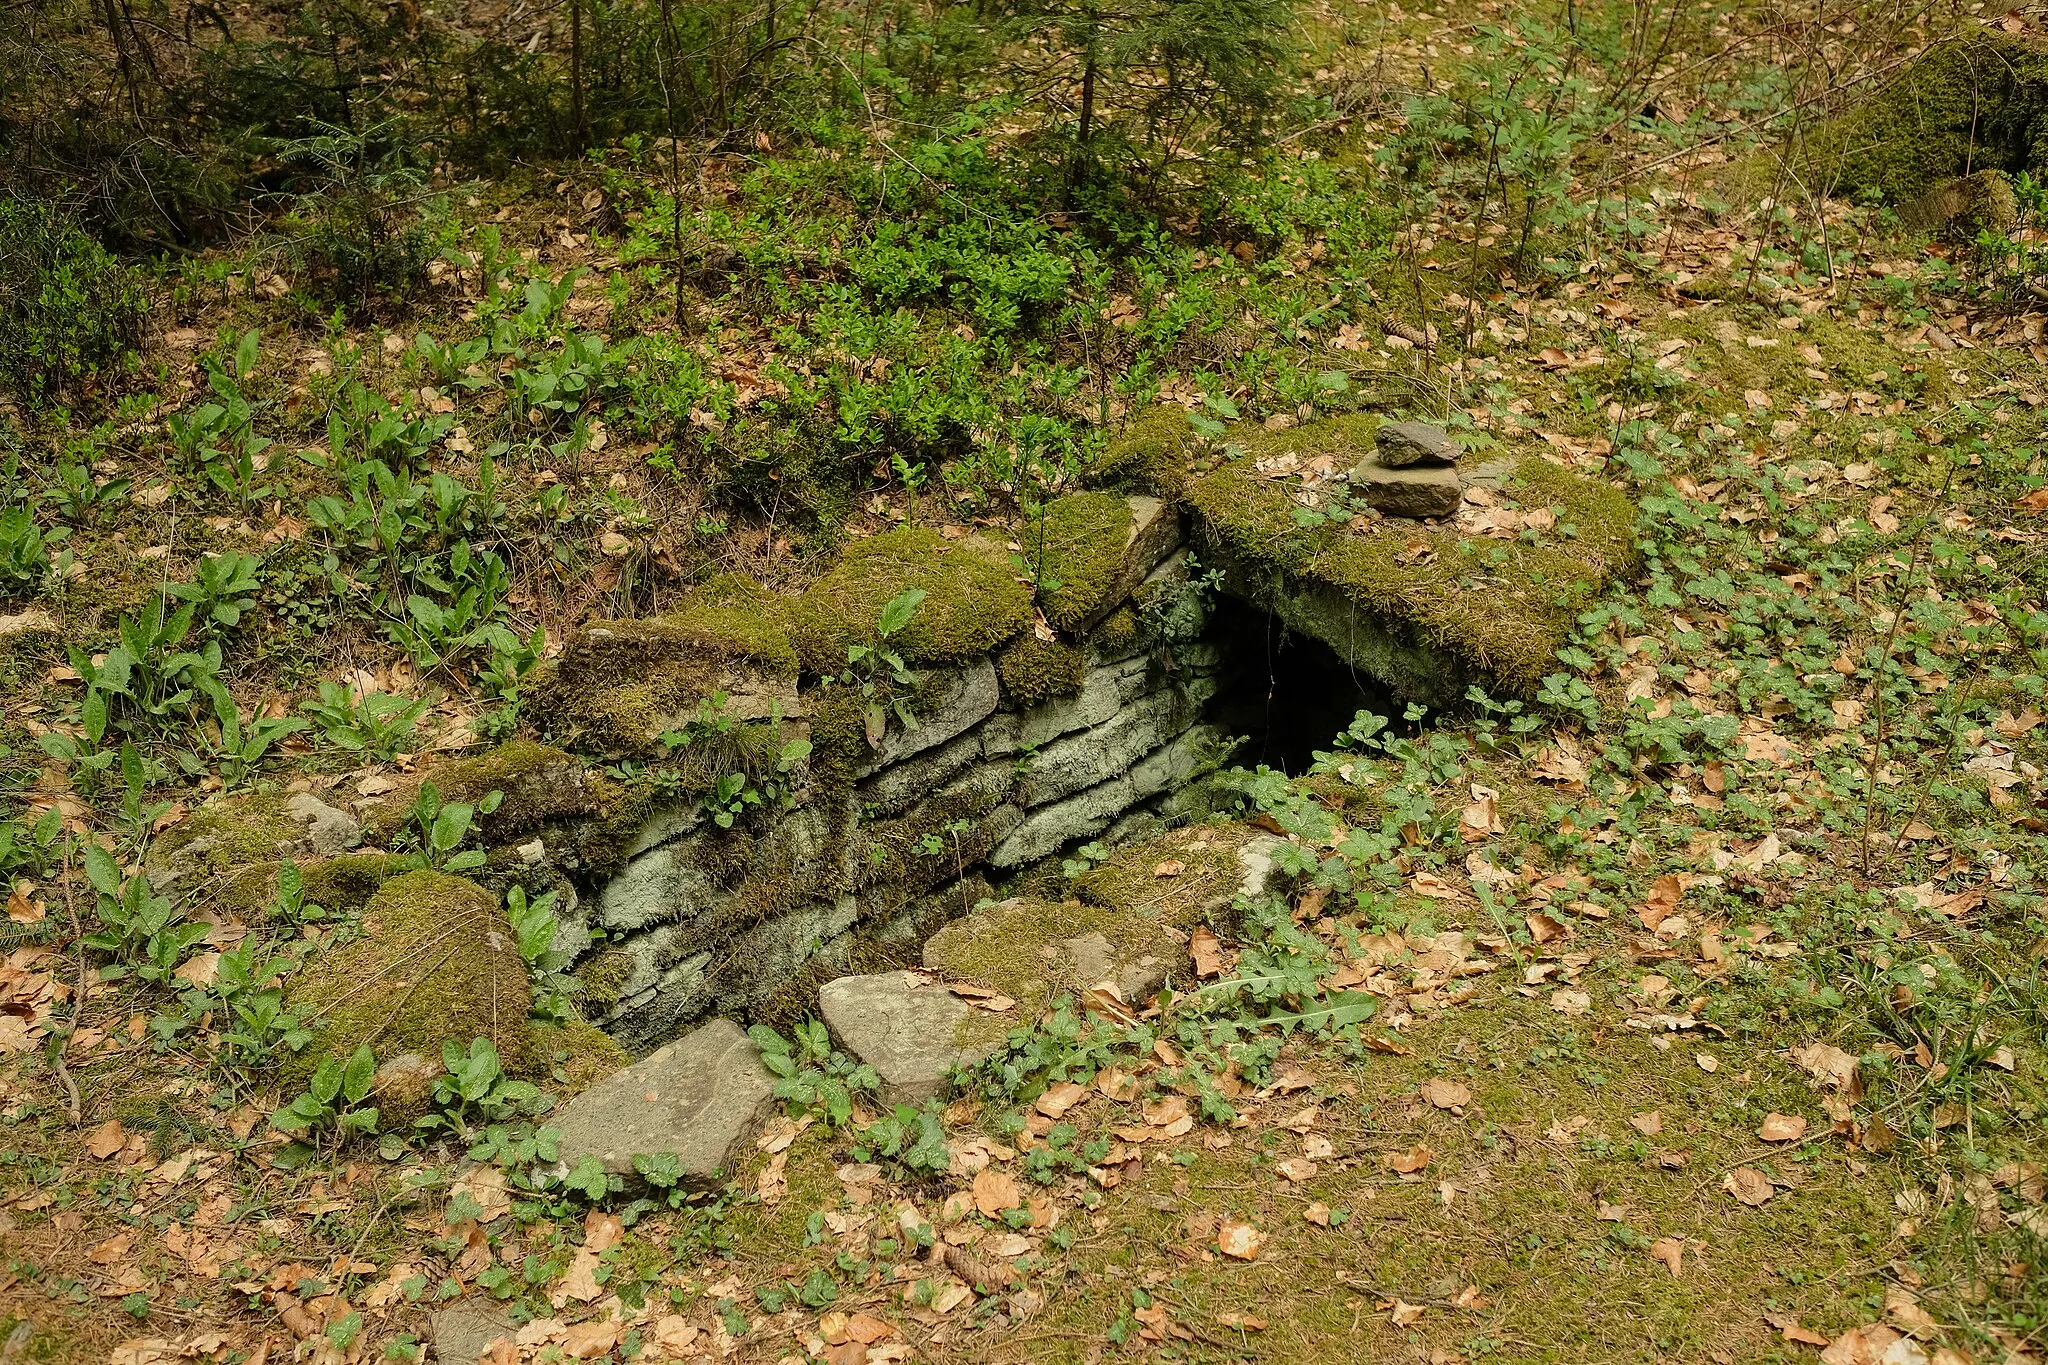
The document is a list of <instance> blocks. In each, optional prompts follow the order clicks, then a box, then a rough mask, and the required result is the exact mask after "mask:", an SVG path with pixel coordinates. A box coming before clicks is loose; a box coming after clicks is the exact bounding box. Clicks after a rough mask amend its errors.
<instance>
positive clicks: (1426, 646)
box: [1188, 418, 1637, 705]
mask: <svg viewBox="0 0 2048 1365" xmlns="http://www.w3.org/2000/svg"><path fill="white" fill-rule="evenodd" d="M1369 431H1370V419H1358V418H1341V419H1337V420H1335V421H1332V422H1327V423H1317V424H1315V425H1313V426H1310V427H1305V428H1302V429H1300V430H1299V431H1298V432H1297V431H1289V432H1279V433H1259V434H1256V435H1254V436H1252V437H1251V438H1250V439H1249V440H1248V441H1247V445H1248V446H1249V447H1250V450H1251V452H1252V454H1253V455H1255V456H1256V455H1260V454H1277V453H1280V452H1281V451H1282V450H1291V451H1294V452H1295V453H1297V454H1299V455H1301V456H1302V457H1303V460H1304V462H1306V461H1308V460H1311V459H1314V458H1315V457H1316V456H1318V455H1322V454H1335V455H1337V456H1339V457H1340V458H1339V463H1340V464H1341V463H1343V462H1344V461H1349V460H1355V459H1356V458H1358V456H1359V455H1361V454H1362V453H1363V452H1364V450H1365V449H1367V448H1369V446H1368V443H1367V436H1368V433H1369ZM1506 491H1507V492H1508V493H1509V495H1510V496H1512V497H1513V498H1515V499H1516V500H1517V501H1518V502H1519V503H1521V504H1522V505H1523V506H1524V507H1549V508H1552V509H1554V511H1555V512H1556V515H1557V526H1556V528H1555V529H1554V530H1552V531H1549V532H1546V533H1544V534H1543V537H1542V539H1541V540H1539V541H1537V542H1536V543H1533V544H1532V543H1529V542H1528V541H1526V540H1512V541H1508V540H1492V539H1470V540H1468V539H1465V538H1464V537H1462V536H1460V534H1459V533H1458V532H1457V531H1456V530H1455V529H1454V528H1438V529H1430V528H1428V527H1425V526H1424V525H1422V524H1420V523H1415V522H1406V521H1402V522H1393V521H1385V522H1375V523H1369V524H1368V525H1367V528H1366V529H1363V530H1353V529H1351V528H1350V527H1349V526H1347V525H1343V524H1341V523H1340V524H1326V525H1324V526H1321V527H1316V528H1312V529H1305V528H1303V527H1302V526H1301V525H1300V524H1299V523H1298V522H1297V521H1296V519H1295V515H1294V514H1295V511H1296V510H1297V509H1296V504H1295V502H1294V500H1293V499H1292V498H1291V497H1290V496H1289V494H1288V491H1287V486H1286V483H1285V482H1284V481H1281V480H1274V479H1268V478H1265V477H1263V476H1261V475H1260V474H1259V473H1258V472H1257V471H1256V470H1255V469H1254V468H1253V465H1252V462H1251V461H1250V460H1249V459H1246V460H1237V461H1233V462H1231V463H1230V464H1227V465H1225V466H1224V467H1223V468H1221V469H1218V470H1216V471H1215V472H1214V473H1212V474H1209V475H1207V476H1205V477H1203V478H1201V479H1198V480H1196V481H1195V482H1194V484H1193V485H1192V486H1191V487H1190V488H1189V491H1188V500H1189V502H1190V503H1191V504H1192V505H1193V506H1194V508H1195V510H1196V512H1197V513H1198V514H1199V515H1200V518H1201V522H1202V525H1203V527H1204V529H1205V531H1206V534H1207V536H1208V538H1209V540H1210V541H1211V543H1212V547H1213V549H1214V550H1216V551H1220V552H1221V554H1222V557H1223V558H1224V559H1225V560H1226V561H1227V563H1228V565H1229V567H1230V569H1231V571H1232V576H1233V578H1234V580H1235V581H1234V582H1233V584H1232V586H1233V589H1234V590H1236V591H1239V592H1241V593H1243V594H1244V595H1246V596H1248V597H1250V598H1251V599H1252V600H1254V601H1257V602H1259V603H1260V604H1261V605H1262V606H1265V607H1266V608H1267V609H1269V610H1272V611H1274V612H1276V613H1277V614H1278V615H1280V616H1281V617H1282V619H1283V620H1285V621H1286V622H1287V624H1288V625H1289V626H1291V627H1293V628H1294V629H1297V630H1300V631H1303V632H1304V633H1306V634H1310V635H1314V636H1316V637H1317V638H1319V639H1321V640H1323V641H1324V642H1325V643H1327V644H1329V645H1330V646H1331V647H1332V648H1334V649H1336V650H1337V651H1338V653H1339V654H1341V655H1344V656H1346V657H1347V658H1349V659H1351V661H1352V662H1353V663H1354V664H1355V665H1357V666H1359V667H1361V668H1364V669H1365V670H1366V671H1368V672H1371V673H1373V674H1374V675H1376V676H1378V677H1380V678H1382V679H1383V680H1385V681H1386V682H1388V683H1389V684H1391V685H1393V686H1394V687H1395V688H1396V689H1397V690H1399V691H1401V692H1403V693H1405V694H1407V695H1411V696H1417V697H1420V698H1422V699H1424V700H1429V701H1434V702H1436V703H1437V704H1439V705H1442V704H1448V703H1449V702H1452V701H1455V700H1456V698H1457V697H1459V696H1460V695H1462V694H1463V692H1464V690H1465V686H1466V684H1467V683H1469V682H1472V681H1483V682H1487V683H1489V684H1497V685H1498V686H1500V687H1502V688H1504V689H1505V690H1507V691H1510V692H1515V693H1521V694H1525V695H1526V694H1528V693H1530V692H1533V691H1534V690H1535V688H1536V685H1537V683H1538V682H1539V681H1540V680H1541V679H1542V677H1543V675H1544V674H1545V673H1547V672H1549V671H1550V667H1551V660H1552V657H1553V656H1554V654H1555V653H1556V651H1557V649H1558V648H1559V646H1561V645H1562V644H1563V643H1564V641H1565V638H1566V636H1567V634H1568V633H1569V631H1570V629H1571V624H1572V620H1573V617H1574V615H1575V614H1576V613H1577V612H1578V611H1579V610H1581V609H1582V608H1583V607H1584V605H1585V604H1586V603H1587V602H1588V601H1589V600H1590V599H1591V597H1592V595H1593V594H1594V593H1595V592H1596V591H1597V590H1598V589H1599V588H1600V587H1601V586H1602V585H1603V584H1604V583H1605V582H1606V581H1607V580H1608V579H1609V578H1611V577H1613V576H1615V575H1616V574H1619V573H1622V572H1625V571H1627V570H1630V569H1632V568H1633V567H1634V565H1635V563H1636V559H1637V552H1636V549H1635V540H1634V524H1635V506H1634V504H1633V503H1632V502H1631V501H1630V500H1629V499H1628V498H1627V496H1626V495H1624V494H1623V493H1621V492H1620V491H1619V490H1617V489H1615V488H1613V487H1610V486H1609V485H1607V484H1604V483H1597V482H1594V481H1592V480H1589V479H1583V478H1580V477H1579V476H1577V475H1575V474H1572V473H1571V472H1569V471H1567V470H1564V469H1560V468H1559V467H1557V466H1556V465H1553V464H1551V463H1550V462H1548V461H1547V460H1544V459H1541V458H1539V457H1534V456H1530V457H1525V458H1523V459H1521V460H1519V461H1517V462H1516V463H1515V465H1514V467H1513V470H1512V472H1511V474H1510V477H1509V478H1508V481H1507V490H1506Z"/></svg>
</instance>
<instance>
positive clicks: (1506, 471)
mask: <svg viewBox="0 0 2048 1365" xmlns="http://www.w3.org/2000/svg"><path fill="white" fill-rule="evenodd" d="M1517 463H1519V462H1518V461H1515V460H1510V459H1497V460H1488V461H1486V462H1485V463H1483V464H1477V465H1474V466H1473V467H1472V468H1470V469H1468V470H1466V471H1465V482H1466V483H1468V484H1477V485H1478V486H1479V487H1481V488H1506V487H1507V486H1508V484H1509V483H1510V482H1511V481H1512V480H1513V479H1514V476H1515V465H1516V464H1517Z"/></svg>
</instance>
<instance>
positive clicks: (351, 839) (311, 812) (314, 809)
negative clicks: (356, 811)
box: [284, 792, 363, 858]
mask: <svg viewBox="0 0 2048 1365" xmlns="http://www.w3.org/2000/svg"><path fill="white" fill-rule="evenodd" d="M284 808H285V811H286V812H287V813H288V814H289V815H290V816H291V817H292V818H293V819H294V820H297V821H298V822H299V823H300V824H302V825H304V826H305V827H306V834H305V838H304V840H303V846H304V848H305V849H306V851H307V852H309V853H311V854H312V855H313V856H314V857H316V858H332V857H333V856H334V855H335V854H337V853H342V852H345V851H346V850H348V849H351V848H354V847H355V846H356V845H357V844H359V843H361V842H362V841H363V826H362V824H361V822H360V821H358V820H357V819H356V818H355V817H354V816H353V815H350V814H348V813H347V812H345V811H338V810H336V809H335V808H334V807H332V806H330V805H328V804H327V803H326V802H325V801H322V800H321V799H320V798H319V797H317V796H315V795H313V794H312V793H311V792H295V793H293V794H292V796H291V797H290V798H289V799H288V800H286V801H285V803H284Z"/></svg>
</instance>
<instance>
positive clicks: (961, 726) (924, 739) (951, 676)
mask: <svg viewBox="0 0 2048 1365" xmlns="http://www.w3.org/2000/svg"><path fill="white" fill-rule="evenodd" d="M1002 695H1003V689H1002V684H1001V682H1000V681H998V680H997V678H996V666H995V664H994V663H993V662H991V661H990V660H988V659H976V660H975V661H974V662H973V663H971V664H968V665H967V666H966V667H965V668H960V669H945V670H933V671H931V672H928V673H926V674H924V675H923V686H922V687H921V688H920V689H919V691H918V694H917V696H916V697H915V698H914V699H913V700H912V702H911V708H912V712H913V714H915V715H916V716H917V728H916V729H915V730H905V729H902V728H900V727H898V726H894V725H892V726H891V727H890V730H889V733H888V734H887V735H886V736H884V737H883V739H882V746H881V748H880V749H878V750H876V752H875V754H874V756H873V757H872V758H870V759H869V760H868V762H867V763H866V764H865V765H864V766H863V767H862V768H861V770H860V771H859V772H857V773H855V774H854V776H855V777H867V776H869V775H870V774H872V773H875V772H879V771H880V770H881V769H883V768H886V767H888V766H889V765H890V764H892V763H901V762H902V761H903V760H904V759H906V758H909V757H910V756H911V755H912V754H921V753H923V752H924V751H925V750H927V749H931V748H936V747H937V746H938V745H941V744H944V743H945V742H946V741H947V740H949V739H953V738H955V737H957V736H959V735H961V734H963V733H965V732H966V731H967V730H968V729H969V728H970V727H972V726H976V725H979V724H980V723H981V722H982V721H984V720H987V719H988V718H989V716H991V715H993V714H994V713H995V709H996V703H997V702H999V701H1001V700H1002Z"/></svg>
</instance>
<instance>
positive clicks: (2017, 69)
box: [1798, 28, 2048, 200]
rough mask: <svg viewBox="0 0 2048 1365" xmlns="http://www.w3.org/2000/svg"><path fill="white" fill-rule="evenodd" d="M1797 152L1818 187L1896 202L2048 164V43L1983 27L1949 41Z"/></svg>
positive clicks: (1819, 130)
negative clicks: (1965, 180) (1990, 174)
mask: <svg viewBox="0 0 2048 1365" xmlns="http://www.w3.org/2000/svg"><path fill="white" fill-rule="evenodd" d="M1798 152H1799V155H1798V161H1799V163H1800V165H1801V166H1802V167H1803V168H1804V169H1805V170H1806V172H1807V173H1808V175H1809V176H1810V177H1812V179H1813V180H1814V181H1815V182H1816V183H1818V184H1821V185H1824V186H1825V185H1830V184H1833V185H1839V186H1840V187H1841V188H1842V189H1844V190H1848V191H1856V190H1878V191H1881V192H1883V193H1884V194H1885V195H1887V196H1889V197H1891V198H1893V199H1895V200H1907V199H1912V198H1914V197H1915V196H1918V195H1921V194H1924V193H1926V192H1927V191H1928V190H1929V189H1931V188H1933V187H1934V186H1935V185H1936V184H1938V183H1939V182H1941V181H1944V180H1948V179H1951V178H1953V177H1956V176H1967V175H1972V174H1974V173H1976V172H1978V171H1982V170H2000V171H2006V172H2009V173H2014V174H2016V173H2018V172H2020V171H2023V170H2030V169H2039V168H2041V167H2042V166H2048V40H2044V39H2043V38H2041V37H2040V36H2038V35H2035V34H2009V33H2003V32H2000V31H1999V30H1997V29H1992V28H1979V29H1975V30H1973V31H1971V32H1970V33H1969V34H1968V35H1966V36H1964V37H1961V38H1958V39H1956V40H1954V41H1953V42H1946V43H1942V44H1940V45H1938V46H1936V47H1934V48H1931V49H1929V50H1928V51H1927V52H1925V53H1923V54H1922V55H1921V56H1920V57H1919V58H1918V59H1917V60H1915V61H1914V62H1913V64H1912V65H1911V66H1909V67H1907V68H1906V69H1905V71H1903V72H1902V73H1900V75H1899V77H1898V78H1897V79H1896V80H1894V81H1893V82H1892V83H1891V84H1889V85H1887V86H1886V87H1884V89H1882V90H1880V91H1879V92H1878V93H1877V94H1876V95H1874V96H1873V97H1872V98H1870V99H1869V100H1868V101H1866V102H1864V103H1862V104H1860V105H1858V106H1857V107H1856V108H1853V109H1850V110H1848V111H1847V112H1845V113H1843V114H1840V115H1837V116H1836V117H1834V118H1832V119H1829V120H1827V121H1826V122H1825V123H1823V124H1822V125H1821V126H1820V127H1819V128H1817V129H1816V130H1815V131H1814V132H1813V133H1812V135H1810V136H1809V137H1808V138H1807V140H1806V143H1805V145H1804V146H1803V147H1801V148H1799V149H1798Z"/></svg>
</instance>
